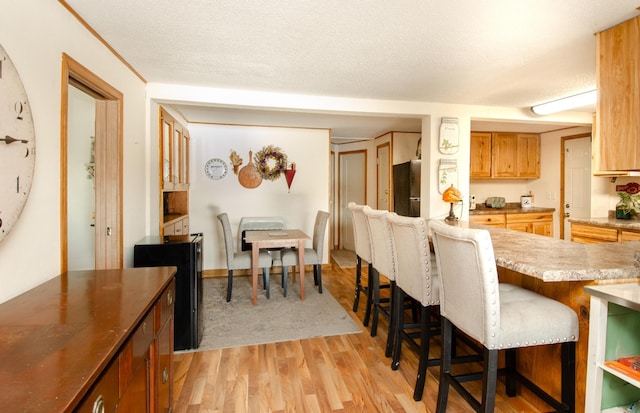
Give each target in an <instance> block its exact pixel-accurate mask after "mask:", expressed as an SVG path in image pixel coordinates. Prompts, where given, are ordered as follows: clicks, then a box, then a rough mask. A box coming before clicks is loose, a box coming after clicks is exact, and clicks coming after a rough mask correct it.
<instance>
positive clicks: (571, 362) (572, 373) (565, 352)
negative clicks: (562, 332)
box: [561, 341, 576, 413]
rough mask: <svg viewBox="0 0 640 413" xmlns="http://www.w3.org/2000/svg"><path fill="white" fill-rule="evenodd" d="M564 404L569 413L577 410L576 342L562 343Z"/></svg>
mask: <svg viewBox="0 0 640 413" xmlns="http://www.w3.org/2000/svg"><path fill="white" fill-rule="evenodd" d="M561 352H562V355H561V358H562V390H561V392H562V403H564V404H566V405H567V407H568V408H569V410H568V411H569V412H571V413H573V412H574V411H575V409H576V342H575V341H571V342H568V343H562V349H561Z"/></svg>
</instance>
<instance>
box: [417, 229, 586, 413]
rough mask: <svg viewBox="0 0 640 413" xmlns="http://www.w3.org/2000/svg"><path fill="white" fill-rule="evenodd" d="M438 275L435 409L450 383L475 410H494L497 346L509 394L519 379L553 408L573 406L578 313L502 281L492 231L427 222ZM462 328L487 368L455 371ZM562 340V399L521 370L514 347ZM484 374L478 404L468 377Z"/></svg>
mask: <svg viewBox="0 0 640 413" xmlns="http://www.w3.org/2000/svg"><path fill="white" fill-rule="evenodd" d="M429 227H430V229H431V231H432V236H433V243H434V246H435V253H436V261H437V264H438V273H439V276H440V314H441V315H442V323H443V330H442V355H441V364H440V386H439V389H438V404H437V410H436V411H437V412H445V411H446V408H447V398H448V393H449V386H453V387H454V388H455V389H456V390H457V391H458V393H460V394H461V395H462V396H463V398H464V399H465V400H466V401H467V403H469V405H470V406H471V407H473V409H474V410H475V411H476V412H493V410H494V406H495V398H496V381H497V374H498V371H499V369H498V351H499V350H504V351H505V368H504V369H503V371H502V372H504V373H505V374H506V377H505V384H506V393H507V395H508V396H510V397H512V396H515V394H516V381H518V382H520V383H521V384H523V385H524V386H526V387H527V388H529V389H530V390H531V391H532V392H533V393H534V394H536V395H537V396H538V397H540V398H541V399H542V400H544V402H545V403H547V404H549V405H550V406H552V407H553V408H554V409H556V410H562V411H569V412H573V411H574V409H575V379H576V370H575V353H576V341H577V340H578V317H577V315H576V313H575V312H574V311H573V310H572V309H571V308H569V307H567V306H566V305H564V304H562V303H559V302H558V301H555V300H552V299H550V298H547V297H543V296H541V295H539V294H536V293H534V292H532V291H529V290H526V289H524V288H521V287H518V286H515V285H511V284H500V283H499V282H498V273H497V267H496V261H495V256H494V253H493V245H492V243H491V236H490V234H489V232H488V231H487V230H481V229H471V228H463V227H460V226H454V225H448V224H446V223H444V222H443V221H435V220H432V221H430V222H429ZM454 326H455V328H457V329H460V330H461V331H463V332H464V333H466V334H467V335H469V336H470V337H471V338H473V339H474V340H477V341H478V342H480V343H481V344H482V346H483V355H484V363H483V367H484V369H483V372H481V373H476V374H471V375H470V374H465V375H464V376H463V375H453V374H452V373H451V343H452V329H453V327H454ZM557 343H561V344H560V345H561V363H562V389H561V401H558V400H556V399H554V398H553V397H551V395H549V394H547V393H546V392H544V391H543V390H542V389H541V388H539V387H538V386H537V385H535V384H534V383H532V382H531V381H529V380H528V379H526V378H525V377H524V376H522V375H520V374H519V373H518V372H517V371H516V349H517V348H520V347H528V346H539V345H549V344H557ZM471 377H473V378H475V379H480V378H481V379H482V398H481V401H478V399H476V398H475V397H474V396H473V395H472V394H471V393H470V392H469V391H468V390H467V389H466V388H464V387H463V386H462V382H463V381H465V382H466V381H469V379H470V378H471Z"/></svg>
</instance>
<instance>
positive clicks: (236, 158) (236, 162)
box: [229, 150, 242, 175]
mask: <svg viewBox="0 0 640 413" xmlns="http://www.w3.org/2000/svg"><path fill="white" fill-rule="evenodd" d="M229 160H230V161H231V165H233V173H234V174H236V175H238V170H239V169H240V165H242V158H241V157H240V155H238V152H236V151H234V150H232V151H231V154H230V155H229Z"/></svg>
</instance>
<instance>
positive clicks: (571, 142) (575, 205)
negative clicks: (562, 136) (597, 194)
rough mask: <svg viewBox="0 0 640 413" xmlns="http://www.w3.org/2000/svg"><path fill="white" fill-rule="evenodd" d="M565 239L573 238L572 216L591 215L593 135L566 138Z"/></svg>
mask: <svg viewBox="0 0 640 413" xmlns="http://www.w3.org/2000/svg"><path fill="white" fill-rule="evenodd" d="M563 210H564V216H562V217H561V219H562V221H563V225H564V239H566V240H570V239H571V223H570V222H569V219H568V218H569V217H571V218H589V217H590V215H591V137H589V136H587V137H582V138H577V139H566V140H564V205H563Z"/></svg>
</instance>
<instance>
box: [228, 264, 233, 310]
mask: <svg viewBox="0 0 640 413" xmlns="http://www.w3.org/2000/svg"><path fill="white" fill-rule="evenodd" d="M232 288H233V270H229V271H227V302H229V301H231V289H232Z"/></svg>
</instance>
